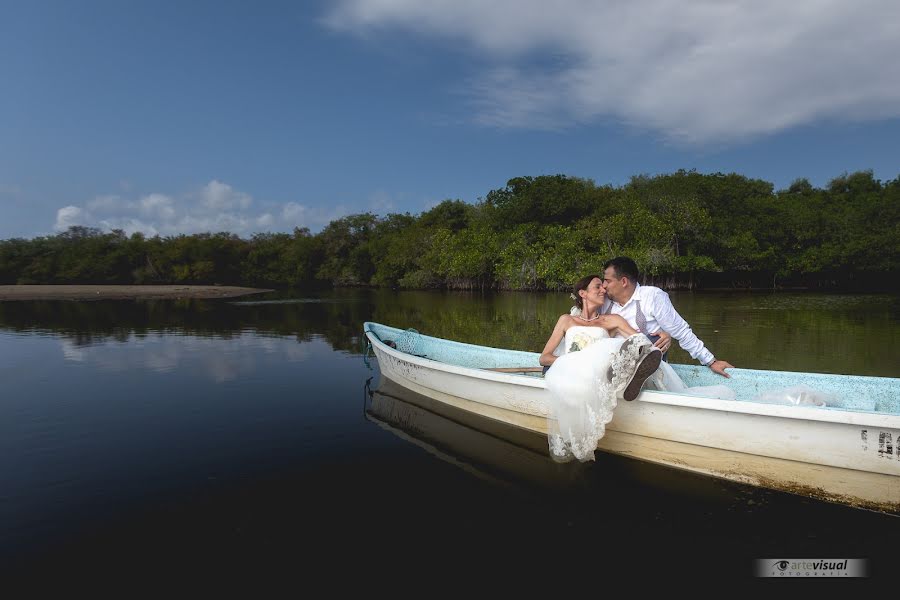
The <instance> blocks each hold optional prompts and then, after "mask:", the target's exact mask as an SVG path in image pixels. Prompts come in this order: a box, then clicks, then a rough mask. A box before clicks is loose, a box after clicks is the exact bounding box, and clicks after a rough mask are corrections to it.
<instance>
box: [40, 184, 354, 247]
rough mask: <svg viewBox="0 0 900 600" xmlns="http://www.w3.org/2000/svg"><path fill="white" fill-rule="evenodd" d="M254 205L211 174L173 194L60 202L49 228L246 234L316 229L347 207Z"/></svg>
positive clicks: (151, 233)
mask: <svg viewBox="0 0 900 600" xmlns="http://www.w3.org/2000/svg"><path fill="white" fill-rule="evenodd" d="M253 205H254V201H253V198H252V196H251V195H250V194H247V193H245V192H241V191H238V190H235V189H234V188H232V187H231V186H230V185H228V184H225V183H222V182H220V181H217V180H213V181H210V182H209V183H208V184H206V185H205V186H203V188H202V189H200V190H199V191H195V192H192V193H186V194H181V195H178V196H172V195H168V194H163V193H152V194H147V195H144V196H140V197H137V198H125V197H122V196H121V195H117V194H112V195H102V196H97V197H95V198H92V199H91V200H88V201H87V202H85V203H84V206H74V205H73V206H66V207H63V208H60V209H59V210H58V211H57V214H56V223H55V225H54V228H55V229H56V230H57V231H65V230H66V229H68V228H69V227H71V226H72V225H83V226H87V227H98V228H100V229H102V230H107V231H108V230H111V229H121V230H123V231H125V233H126V234H128V235H131V234H133V233H135V232H141V233H143V234H145V235H148V236H154V235H162V236H168V235H179V234H192V233H204V232H211V233H217V232H220V231H227V232H231V233H236V234H238V235H240V236H244V237H246V236H250V235H252V234H253V233H257V232H261V231H264V232H268V231H285V232H290V231H292V230H293V229H294V228H295V227H308V228H310V229H311V230H317V229H320V228H321V227H323V226H324V225H327V224H328V223H329V222H330V221H332V220H333V219H337V218H339V217H342V216H344V215H346V214H349V212H350V211H348V210H347V209H346V208H345V207H344V206H343V205H336V206H332V207H329V208H312V207H309V206H306V205H304V204H300V203H297V202H288V203H286V204H275V203H268V204H264V205H263V206H262V207H261V208H260V209H257V210H253Z"/></svg>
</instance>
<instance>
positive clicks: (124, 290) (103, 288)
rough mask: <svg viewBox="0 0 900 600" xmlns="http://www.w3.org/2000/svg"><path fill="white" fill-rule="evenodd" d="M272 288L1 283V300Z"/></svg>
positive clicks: (233, 293) (157, 296)
mask: <svg viewBox="0 0 900 600" xmlns="http://www.w3.org/2000/svg"><path fill="white" fill-rule="evenodd" d="M271 291H273V290H270V289H261V288H249V287H237V286H230V285H0V301H9V300H175V299H179V298H202V299H212V298H236V297H239V296H248V295H250V294H261V293H263V292H271Z"/></svg>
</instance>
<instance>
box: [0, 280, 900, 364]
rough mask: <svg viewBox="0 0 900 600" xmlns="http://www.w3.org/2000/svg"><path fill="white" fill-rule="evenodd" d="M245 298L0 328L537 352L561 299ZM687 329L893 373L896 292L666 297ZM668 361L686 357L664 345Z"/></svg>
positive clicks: (40, 311) (721, 345)
mask: <svg viewBox="0 0 900 600" xmlns="http://www.w3.org/2000/svg"><path fill="white" fill-rule="evenodd" d="M284 296H285V293H283V292H282V293H279V294H277V295H275V296H273V297H271V298H269V297H261V298H256V297H254V299H253V300H250V301H237V302H223V301H208V300H207V301H204V300H177V301H162V300H156V301H147V302H103V301H101V302H0V329H6V330H10V331H16V332H26V333H32V332H36V333H41V332H44V333H51V334H54V335H59V336H62V337H65V338H66V339H68V340H70V341H71V342H72V344H73V345H74V346H78V347H81V346H90V345H92V344H96V343H100V342H105V341H107V340H115V341H119V342H122V343H123V344H124V343H128V342H129V340H133V339H135V338H136V337H140V336H144V335H150V334H154V333H167V334H168V333H174V334H182V335H191V336H196V337H210V336H211V337H216V338H220V339H233V338H238V337H239V336H240V335H241V332H244V331H252V332H255V333H262V334H267V335H268V334H272V335H277V336H290V337H292V338H294V339H295V340H297V341H299V342H306V341H309V340H310V339H312V338H313V337H315V336H321V337H322V338H323V339H324V340H326V341H327V342H328V343H329V344H330V345H331V346H332V347H333V348H335V349H337V350H340V351H344V352H348V353H353V354H355V353H359V352H361V351H362V348H363V345H362V344H363V342H364V341H363V339H362V335H361V329H362V323H363V322H365V321H376V322H379V323H385V324H388V325H393V326H396V327H401V328H410V327H411V328H415V329H417V330H419V331H421V332H423V333H427V334H429V335H433V336H436V337H442V338H447V339H453V340H458V341H462V342H469V343H474V344H480V345H485V346H493V347H499V348H510V349H515V350H528V351H540V349H541V348H542V347H543V345H544V342H545V341H546V339H547V336H548V335H549V332H550V331H552V329H553V326H554V325H555V323H556V320H557V318H558V317H559V315H560V314H562V313H564V312H567V311H568V309H569V307H570V304H571V301H570V300H569V298H568V295H567V294H552V293H498V294H479V293H474V292H472V293H460V292H452V293H451V292H394V291H390V290H359V289H350V290H333V291H325V292H317V293H306V294H302V295H300V296H299V297H295V298H289V297H284ZM671 296H672V299H673V303H674V304H675V306H676V307H677V308H678V310H679V311H680V312H681V314H682V315H683V316H684V317H685V318H686V319H687V320H688V322H689V323H690V324H691V326H692V327H693V329H694V331H695V333H697V335H698V336H699V337H700V338H701V339H702V340H703V341H704V342H706V345H707V346H708V347H709V348H710V349H711V350H712V351H713V352H714V353H715V354H716V355H717V356H719V357H723V358H726V359H727V360H729V361H730V362H731V363H733V364H735V365H737V366H741V367H745V368H755V369H773V370H787V371H791V370H793V371H808V372H821V373H844V374H857V375H878V376H885V377H898V376H900V360H897V358H898V353H897V351H896V348H897V347H898V346H900V297H897V296H887V295H872V296H849V295H835V294H763V293H753V294H751V293H733V294H724V293H715V294H690V293H672V294H671ZM671 360H672V362H676V363H693V362H694V361H693V360H692V359H691V358H690V357H689V356H688V355H687V354H686V353H685V352H684V351H682V350H681V349H680V348H678V347H673V349H672V355H671Z"/></svg>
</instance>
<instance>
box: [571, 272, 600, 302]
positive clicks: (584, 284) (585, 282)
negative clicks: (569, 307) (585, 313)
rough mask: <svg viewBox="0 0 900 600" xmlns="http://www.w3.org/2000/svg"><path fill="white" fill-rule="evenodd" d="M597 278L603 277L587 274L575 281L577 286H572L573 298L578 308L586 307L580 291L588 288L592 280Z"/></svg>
mask: <svg viewBox="0 0 900 600" xmlns="http://www.w3.org/2000/svg"><path fill="white" fill-rule="evenodd" d="M595 279H601V280H602V279H603V278H602V277H600V276H599V275H586V276H584V277H582V278H581V279H579V280H578V281H576V282H575V287H574V288H572V299H573V300H575V306H577V307H578V308H582V309H583V308H584V303H583V302H582V298H581V296H579V295H578V292H580V291H581V290H586V289H587V288H588V286H589V285H591V282H592V281H593V280H595Z"/></svg>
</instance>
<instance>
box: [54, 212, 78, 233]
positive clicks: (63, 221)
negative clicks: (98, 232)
mask: <svg viewBox="0 0 900 600" xmlns="http://www.w3.org/2000/svg"><path fill="white" fill-rule="evenodd" d="M84 224H85V222H84V211H82V210H81V209H80V208H79V207H77V206H64V207H62V208H60V209H59V210H57V211H56V223H55V224H54V225H53V228H54V229H56V230H57V231H65V230H66V229H68V228H69V227H72V226H74V225H84Z"/></svg>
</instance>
